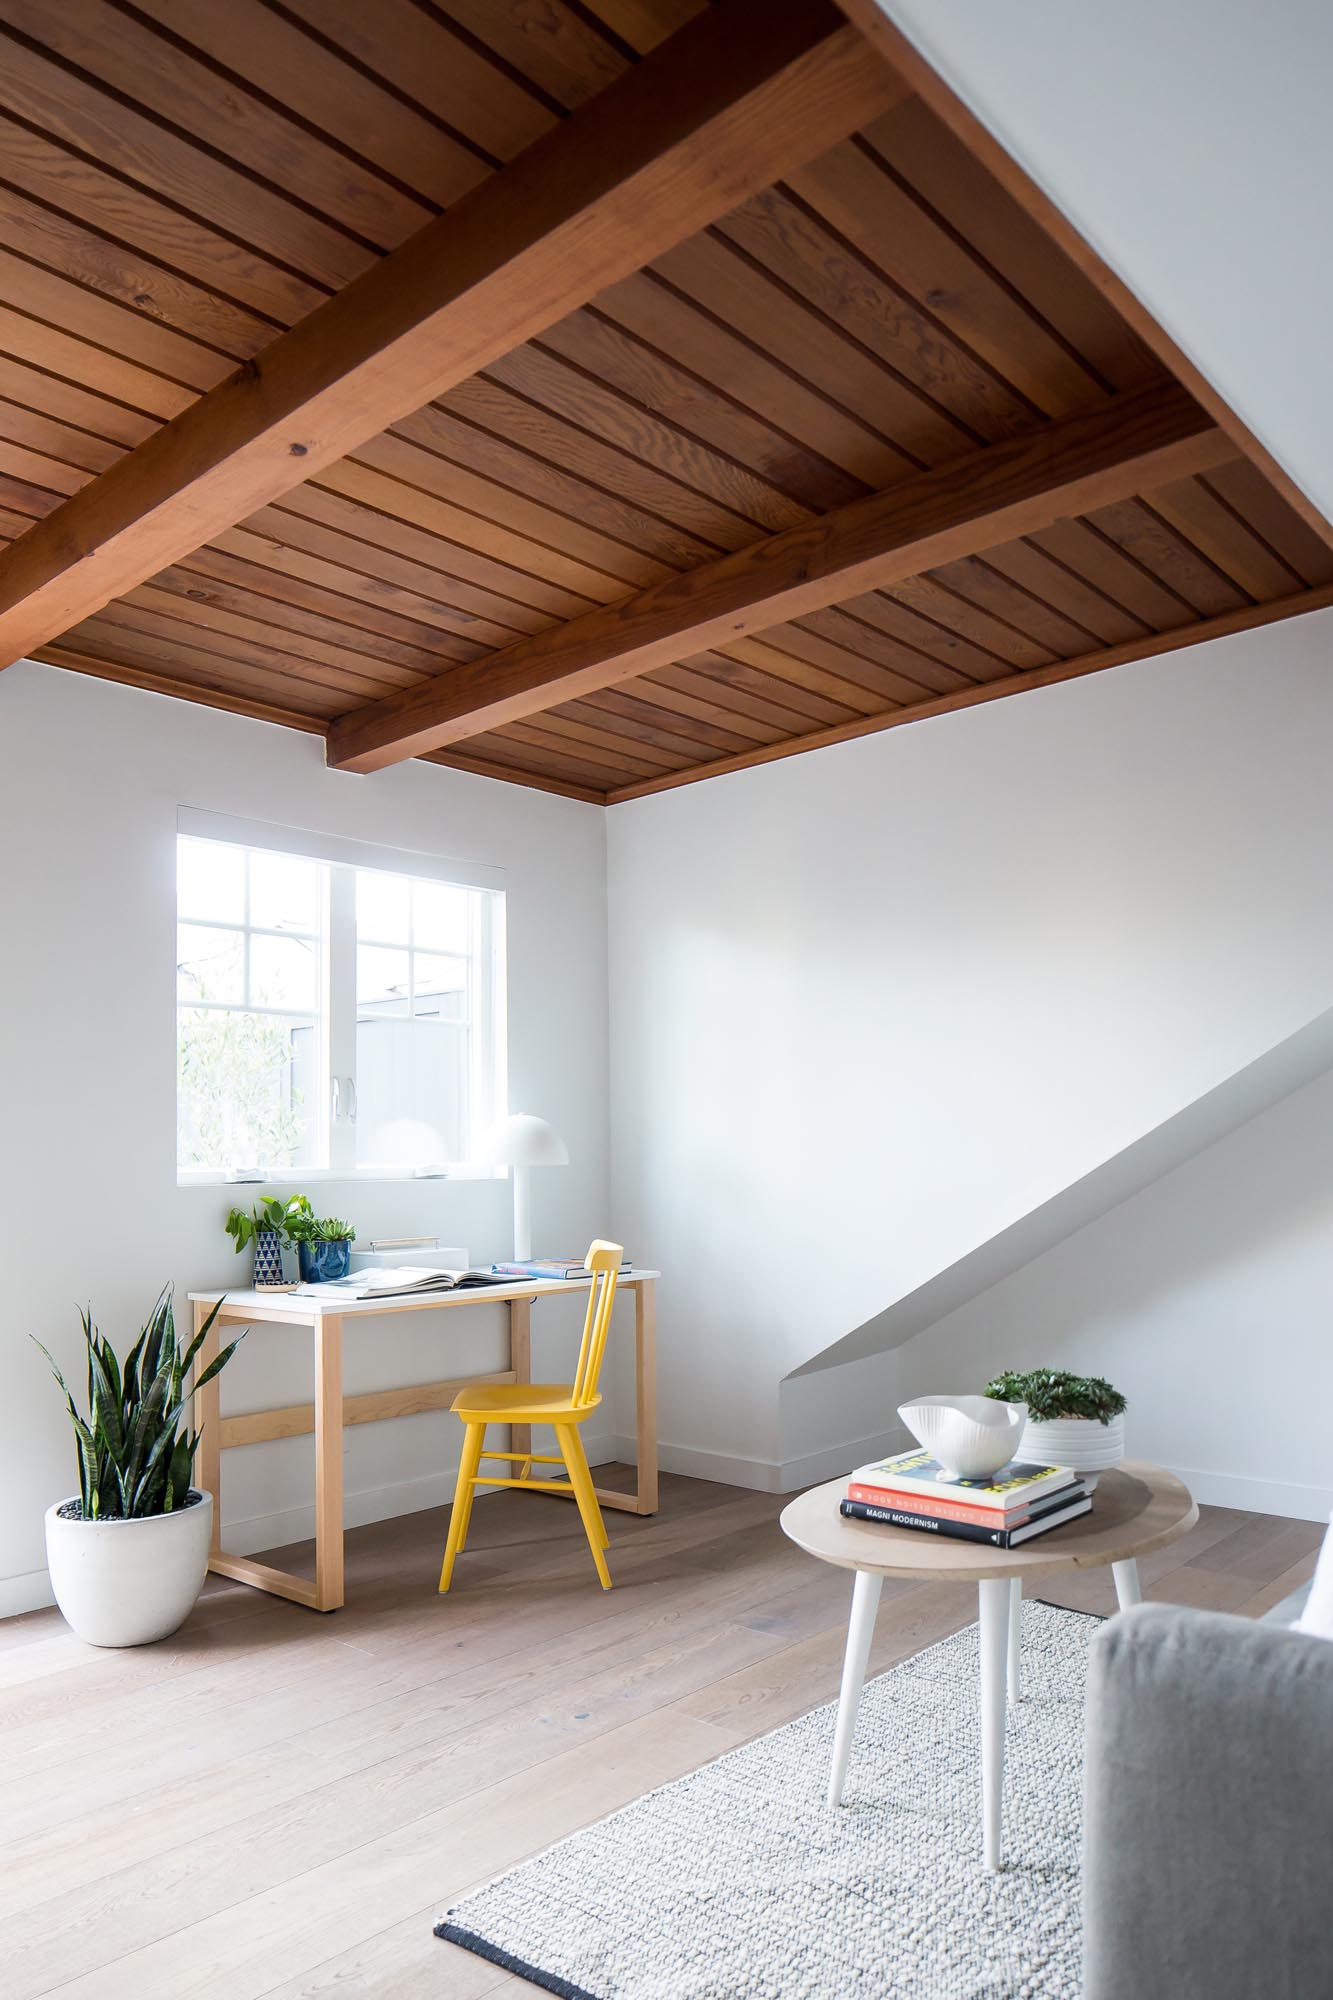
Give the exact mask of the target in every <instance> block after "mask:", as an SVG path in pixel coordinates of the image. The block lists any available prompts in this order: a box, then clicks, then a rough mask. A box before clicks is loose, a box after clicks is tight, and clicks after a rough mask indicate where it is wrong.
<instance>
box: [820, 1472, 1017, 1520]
mask: <svg viewBox="0 0 1333 2000" xmlns="http://www.w3.org/2000/svg"><path fill="white" fill-rule="evenodd" d="M847 1498H848V1499H849V1500H857V1501H859V1502H860V1503H861V1505H862V1506H865V1507H896V1508H898V1509H899V1510H900V1511H901V1510H904V1509H905V1510H906V1511H907V1512H908V1513H911V1514H929V1515H931V1516H932V1517H933V1518H934V1519H935V1520H937V1521H972V1522H975V1524H976V1525H977V1527H979V1528H1018V1527H1021V1526H1022V1525H1023V1523H1024V1522H1025V1521H1027V1520H1028V1519H1030V1517H1031V1509H1030V1508H1028V1507H1022V1508H1004V1507H978V1506H975V1505H974V1504H973V1502H972V1501H970V1500H942V1499H941V1500H937V1499H936V1498H935V1495H934V1494H933V1493H931V1494H924V1493H904V1492H900V1491H895V1490H894V1489H892V1488H890V1487H887V1486H866V1485H863V1484H862V1482H861V1481H860V1480H857V1479H854V1480H853V1481H852V1483H851V1485H850V1486H849V1487H848V1488H847Z"/></svg>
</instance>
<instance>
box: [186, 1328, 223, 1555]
mask: <svg viewBox="0 0 1333 2000" xmlns="http://www.w3.org/2000/svg"><path fill="white" fill-rule="evenodd" d="M211 1311H212V1307H211V1306H209V1305H206V1304H205V1303H204V1301H203V1300H202V1299H196V1300H195V1307H194V1330H195V1332H196V1333H198V1331H199V1329H200V1327H201V1326H202V1325H203V1323H204V1321H205V1320H206V1319H207V1318H208V1315H209V1313H210V1312H211ZM219 1345H220V1341H219V1336H218V1323H217V1321H216V1320H214V1322H213V1325H212V1327H211V1328H210V1329H209V1332H208V1335H207V1338H206V1339H205V1341H204V1344H203V1346H202V1347H201V1348H200V1349H199V1352H198V1354H196V1356H195V1358H194V1373H195V1379H196V1380H197V1379H198V1378H199V1376H200V1375H202V1374H203V1372H204V1370H205V1368H207V1367H208V1365H209V1363H210V1362H212V1361H216V1359H217V1353H218V1347H219ZM220 1385H221V1377H220V1376H218V1375H215V1376H214V1377H213V1380H212V1381H211V1382H205V1384H204V1386H203V1388H202V1389H196V1390H195V1392H194V1407H193V1410H192V1412H191V1422H192V1424H193V1426H194V1428H195V1430H197V1431H198V1432H199V1433H200V1438H199V1448H198V1450H197V1451H196V1452H195V1455H194V1483H195V1485H196V1486H197V1487H198V1488H199V1490H200V1492H201V1493H211V1494H212V1495H213V1547H212V1554H213V1555H218V1554H220V1552H221V1549H222V1491H221V1488H222V1398H221V1395H220V1393H219V1390H220Z"/></svg>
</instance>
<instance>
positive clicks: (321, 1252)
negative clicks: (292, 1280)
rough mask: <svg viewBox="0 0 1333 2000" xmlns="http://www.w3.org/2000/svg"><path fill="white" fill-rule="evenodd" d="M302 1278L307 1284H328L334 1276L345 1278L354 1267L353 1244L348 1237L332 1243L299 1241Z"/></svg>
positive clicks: (337, 1239) (298, 1248) (338, 1238)
mask: <svg viewBox="0 0 1333 2000" xmlns="http://www.w3.org/2000/svg"><path fill="white" fill-rule="evenodd" d="M297 1250H298V1252H299V1254H300V1259H301V1278H302V1282H303V1283H305V1284H307V1285H327V1284H328V1283H329V1282H330V1280H331V1279H333V1278H345V1277H346V1276H347V1273H348V1272H349V1271H350V1270H351V1268H352V1246H351V1243H350V1242H349V1241H348V1239H347V1237H345V1236H339V1237H337V1238H336V1239H335V1240H334V1241H333V1242H331V1243H323V1242H318V1243H299V1244H298V1245H297Z"/></svg>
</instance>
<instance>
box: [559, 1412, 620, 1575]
mask: <svg viewBox="0 0 1333 2000" xmlns="http://www.w3.org/2000/svg"><path fill="white" fill-rule="evenodd" d="M555 1434H556V1436H557V1437H558V1438H559V1440H560V1454H561V1457H562V1458H563V1459H564V1461H565V1464H566V1466H567V1467H568V1470H569V1483H570V1485H571V1486H572V1487H573V1488H574V1498H575V1499H576V1500H577V1502H578V1508H579V1515H580V1518H581V1519H582V1522H583V1532H584V1534H585V1535H586V1536H587V1537H588V1547H589V1548H590V1549H591V1550H592V1559H593V1561H594V1562H595V1563H596V1565H597V1574H598V1576H599V1577H600V1578H601V1582H602V1589H603V1590H609V1589H610V1588H611V1572H610V1570H609V1569H608V1568H607V1566H606V1557H605V1556H604V1555H603V1554H602V1550H603V1549H604V1548H605V1547H606V1527H605V1524H604V1523H603V1521H602V1510H601V1508H600V1507H599V1506H598V1505H597V1495H596V1494H595V1493H594V1492H593V1489H592V1474H591V1473H590V1472H589V1470H588V1461H587V1459H586V1458H585V1457H584V1455H583V1444H582V1441H581V1439H580V1438H579V1435H578V1432H577V1431H576V1430H575V1429H574V1428H573V1426H572V1425H571V1424H557V1425H556V1432H555Z"/></svg>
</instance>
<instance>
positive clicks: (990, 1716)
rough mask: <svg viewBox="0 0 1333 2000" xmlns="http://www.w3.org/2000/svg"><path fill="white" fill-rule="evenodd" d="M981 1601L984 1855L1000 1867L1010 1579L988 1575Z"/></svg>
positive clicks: (981, 1589)
mask: <svg viewBox="0 0 1333 2000" xmlns="http://www.w3.org/2000/svg"><path fill="white" fill-rule="evenodd" d="M977 1595H978V1597H979V1599H980V1604H981V1807H982V1854H983V1858H984V1860H985V1863H986V1866H987V1868H990V1869H998V1868H999V1867H1000V1865H1001V1864H1000V1852H1001V1849H1000V1825H1001V1819H1002V1814H1003V1804H1004V1711H1005V1685H1004V1684H1005V1680H1006V1678H1007V1674H1006V1668H1007V1665H1008V1658H1009V1624H1010V1620H1009V1595H1010V1593H1009V1579H1008V1577H1004V1576H998V1577H988V1578H987V1579H986V1580H985V1581H984V1582H983V1583H979V1584H978V1585H977Z"/></svg>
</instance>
